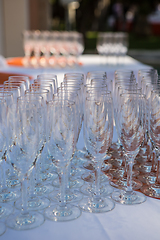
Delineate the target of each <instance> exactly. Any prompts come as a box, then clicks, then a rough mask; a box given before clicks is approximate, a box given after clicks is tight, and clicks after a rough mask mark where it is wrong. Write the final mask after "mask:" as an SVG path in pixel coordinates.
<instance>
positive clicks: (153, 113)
mask: <svg viewBox="0 0 160 240" xmlns="http://www.w3.org/2000/svg"><path fill="white" fill-rule="evenodd" d="M159 90H160V88H158V89H156V90H152V91H151V97H150V105H149V106H150V107H149V109H150V111H149V122H148V124H149V135H150V137H151V140H152V142H153V145H154V154H155V156H154V158H153V160H152V169H151V172H150V173H149V174H147V176H146V179H145V180H146V183H147V186H144V187H143V188H142V189H141V190H142V192H143V193H144V194H145V195H147V196H149V197H153V198H158V199H159V198H160V179H159V174H160V157H159V149H160V135H159V102H160V97H159V93H160V91H159ZM155 149H157V150H156V151H155Z"/></svg>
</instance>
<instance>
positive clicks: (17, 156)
mask: <svg viewBox="0 0 160 240" xmlns="http://www.w3.org/2000/svg"><path fill="white" fill-rule="evenodd" d="M36 108H37V105H36V104H34V102H31V101H18V103H17V106H16V105H15V106H12V108H11V112H9V114H8V124H7V128H8V133H9V134H8V136H9V138H8V139H7V140H8V143H7V144H8V146H9V148H12V151H11V153H10V154H11V155H12V157H11V161H12V166H13V167H14V168H16V169H17V171H18V174H19V178H20V181H21V186H22V187H21V191H22V209H21V212H20V213H18V214H17V213H15V214H13V215H10V216H9V217H8V219H7V221H6V225H7V226H8V227H9V228H12V229H15V230H27V229H32V228H35V227H38V226H40V225H41V224H42V223H43V222H44V217H43V215H42V214H40V213H38V212H29V211H28V209H27V179H28V178H29V175H30V173H31V172H32V170H33V168H34V165H35V161H36V154H37V151H38V139H39V132H38V126H37V125H38V124H37V111H36ZM10 113H11V115H10ZM10 116H12V117H13V116H15V118H14V119H13V121H14V122H13V124H12V125H11V124H10Z"/></svg>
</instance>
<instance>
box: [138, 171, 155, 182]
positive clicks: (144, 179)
mask: <svg viewBox="0 0 160 240" xmlns="http://www.w3.org/2000/svg"><path fill="white" fill-rule="evenodd" d="M156 178H157V176H156V172H150V173H148V174H143V175H139V176H138V179H139V180H140V181H141V182H143V183H145V184H148V185H151V184H155V182H156Z"/></svg>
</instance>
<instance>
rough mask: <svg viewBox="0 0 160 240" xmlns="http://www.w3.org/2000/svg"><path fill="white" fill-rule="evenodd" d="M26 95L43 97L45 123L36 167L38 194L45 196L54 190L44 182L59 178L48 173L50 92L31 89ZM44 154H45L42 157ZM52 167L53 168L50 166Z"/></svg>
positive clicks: (41, 132)
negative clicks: (48, 106) (48, 105)
mask: <svg viewBox="0 0 160 240" xmlns="http://www.w3.org/2000/svg"><path fill="white" fill-rule="evenodd" d="M25 94H26V95H29V96H41V97H43V111H42V112H41V114H42V117H41V119H43V122H41V126H42V127H41V128H40V130H41V131H40V134H41V138H40V142H39V149H38V151H39V155H38V158H39V161H37V165H36V186H35V189H36V193H37V195H43V194H47V193H49V192H52V191H53V190H54V188H53V186H52V185H51V184H45V186H44V181H43V180H47V179H48V180H49V181H51V180H53V179H55V178H57V174H56V173H54V172H52V173H51V172H48V171H47V169H48V163H46V157H48V152H47V150H46V148H47V146H46V144H47V142H48V141H47V137H48V135H47V127H48V120H47V118H46V116H47V114H46V113H47V105H46V103H47V101H48V100H49V91H48V90H47V89H42V88H41V89H36V88H35V89H30V90H27V91H25ZM42 154H44V155H43V156H42ZM44 156H45V157H44ZM50 167H51V166H50Z"/></svg>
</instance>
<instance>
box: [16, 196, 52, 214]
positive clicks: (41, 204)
mask: <svg viewBox="0 0 160 240" xmlns="http://www.w3.org/2000/svg"><path fill="white" fill-rule="evenodd" d="M27 204H28V205H27V207H28V210H29V211H37V210H43V209H45V208H47V207H48V206H49V204H50V201H49V199H48V198H36V197H35V198H30V199H29V200H28V202H27ZM15 207H16V208H17V209H19V210H21V209H22V200H21V199H20V200H17V201H16V202H15Z"/></svg>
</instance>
